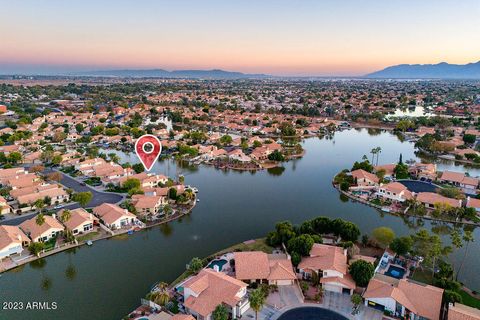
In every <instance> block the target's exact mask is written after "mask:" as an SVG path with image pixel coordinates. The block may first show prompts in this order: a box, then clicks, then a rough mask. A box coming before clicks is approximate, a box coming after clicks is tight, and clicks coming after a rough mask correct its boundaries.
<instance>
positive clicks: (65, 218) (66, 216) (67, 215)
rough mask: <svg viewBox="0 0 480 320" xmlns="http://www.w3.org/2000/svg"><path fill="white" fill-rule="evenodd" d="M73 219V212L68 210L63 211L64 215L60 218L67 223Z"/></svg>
mask: <svg viewBox="0 0 480 320" xmlns="http://www.w3.org/2000/svg"><path fill="white" fill-rule="evenodd" d="M71 217H72V212H71V211H70V210H68V209H65V210H63V212H62V215H61V216H60V219H61V220H62V222H67V221H68V220H70V218H71Z"/></svg>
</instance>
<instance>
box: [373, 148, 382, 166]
mask: <svg viewBox="0 0 480 320" xmlns="http://www.w3.org/2000/svg"><path fill="white" fill-rule="evenodd" d="M375 150H376V153H377V164H376V165H377V166H378V157H379V155H380V153H382V148H380V147H376V148H375Z"/></svg>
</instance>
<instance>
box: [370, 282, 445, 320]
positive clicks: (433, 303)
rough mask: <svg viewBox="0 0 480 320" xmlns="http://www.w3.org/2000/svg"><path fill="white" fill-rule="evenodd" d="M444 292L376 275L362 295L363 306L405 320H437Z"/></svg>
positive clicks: (416, 283)
mask: <svg viewBox="0 0 480 320" xmlns="http://www.w3.org/2000/svg"><path fill="white" fill-rule="evenodd" d="M442 296H443V289H440V288H437V287H434V286H430V285H426V284H422V283H418V282H414V281H412V280H407V279H401V280H398V279H395V278H392V277H388V276H385V275H381V274H375V276H374V277H373V278H372V279H371V280H370V282H369V284H368V287H367V290H366V291H365V293H364V294H363V297H364V299H365V305H366V306H370V307H373V308H375V309H378V310H381V311H384V312H387V313H389V314H392V315H394V316H396V317H402V318H405V319H411V320H413V319H430V320H438V319H440V308H441V305H442Z"/></svg>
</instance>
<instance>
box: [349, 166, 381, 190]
mask: <svg viewBox="0 0 480 320" xmlns="http://www.w3.org/2000/svg"><path fill="white" fill-rule="evenodd" d="M351 174H352V177H353V179H354V180H355V181H356V184H357V186H360V187H366V186H376V185H378V183H379V181H380V179H379V178H378V177H377V176H376V175H374V174H373V173H370V172H367V171H365V170H363V169H357V170H353V171H352V172H351Z"/></svg>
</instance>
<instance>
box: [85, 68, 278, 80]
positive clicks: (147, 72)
mask: <svg viewBox="0 0 480 320" xmlns="http://www.w3.org/2000/svg"><path fill="white" fill-rule="evenodd" d="M81 75H88V76H102V77H134V78H192V79H242V78H266V77H269V75H266V74H248V73H242V72H232V71H224V70H219V69H213V70H173V71H167V70H163V69H140V70H129V69H124V70H99V71H89V72H82V73H81Z"/></svg>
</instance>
